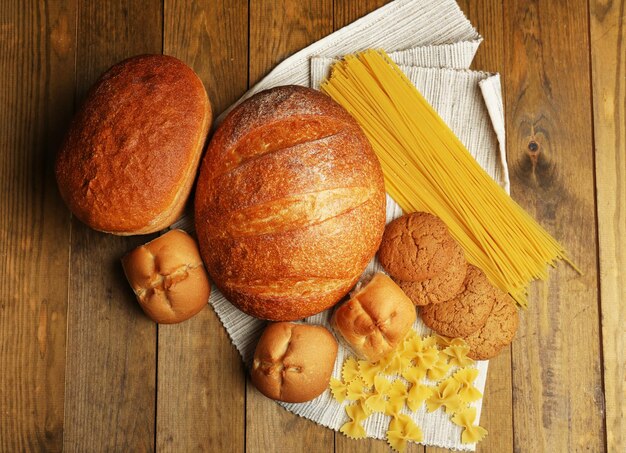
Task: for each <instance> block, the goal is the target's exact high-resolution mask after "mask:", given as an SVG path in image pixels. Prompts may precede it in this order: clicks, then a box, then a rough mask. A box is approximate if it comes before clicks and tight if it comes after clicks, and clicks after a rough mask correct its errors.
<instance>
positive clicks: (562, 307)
mask: <svg viewBox="0 0 626 453" xmlns="http://www.w3.org/2000/svg"><path fill="white" fill-rule="evenodd" d="M382 3H384V1H377V0H371V1H370V0H359V1H349V0H345V1H341V0H334V1H333V0H300V1H297V2H296V1H289V0H276V1H273V2H272V1H263V0H250V1H245V0H231V1H219V2H218V1H211V0H196V1H191V2H189V3H187V2H183V1H180V0H164V1H161V0H146V1H143V2H138V1H130V0H127V1H124V0H113V1H102V2H100V1H98V2H96V1H89V0H67V1H64V2H60V1H50V2H47V3H44V2H37V1H34V0H28V1H18V0H7V1H3V2H2V3H1V6H0V117H1V122H0V153H1V159H0V187H1V189H0V190H1V194H2V198H1V200H2V202H1V204H0V212H1V214H0V263H1V267H0V275H2V284H1V285H0V451H2V452H14V451H58V450H61V449H65V450H67V451H80V452H87V451H124V452H126V451H146V450H154V449H155V448H156V449H158V450H161V451H181V452H187V451H199V450H203V451H210V452H216V451H243V450H246V451H249V452H271V451H285V452H300V451H308V452H314V451H325V452H326V451H333V450H334V451H336V452H342V453H347V452H356V451H374V452H375V451H381V452H382V451H388V448H387V446H386V444H385V443H384V442H382V441H350V440H348V439H347V438H345V437H344V436H343V435H341V434H335V433H333V432H332V431H330V430H328V429H324V428H321V427H319V426H317V425H315V424H314V423H312V422H310V421H307V420H304V419H300V418H298V417H296V416H294V415H292V414H289V413H287V412H286V411H284V410H282V409H281V408H279V407H278V406H277V405H276V404H274V403H273V402H272V401H269V400H268V399H266V398H264V397H262V396H261V395H260V394H259V393H258V392H257V391H255V389H254V388H253V387H252V386H251V385H250V383H249V381H247V380H246V374H245V372H244V369H243V366H242V364H241V363H240V360H239V357H238V355H237V353H236V352H235V350H234V348H233V347H232V346H231V344H230V342H229V340H228V338H227V337H226V334H225V332H224V330H223V328H222V327H221V325H220V323H219V322H218V320H217V319H216V316H215V314H214V313H213V311H212V310H211V309H210V308H206V309H205V310H203V311H202V313H200V314H199V315H198V316H196V317H195V318H193V319H192V320H190V321H188V322H185V323H183V324H180V325H173V326H165V325H163V326H157V325H155V324H154V323H152V322H151V321H150V320H148V319H147V318H146V317H145V316H143V314H142V312H141V311H140V310H139V308H138V306H137V304H136V302H135V301H134V298H133V295H132V293H131V291H130V288H129V286H128V285H127V283H126V282H125V280H124V277H123V274H122V271H121V267H120V264H119V258H120V256H121V255H122V254H124V253H125V252H126V251H128V250H130V249H131V248H133V247H135V246H137V245H138V244H140V243H143V242H145V241H146V240H147V239H149V238H148V237H130V238H124V237H116V236H111V235H106V234H101V233H97V232H95V231H92V230H90V229H89V228H87V227H86V226H85V225H83V224H81V223H80V222H79V221H77V220H76V219H73V218H72V216H71V215H70V213H69V211H68V210H67V209H66V207H65V206H64V204H63V202H62V201H61V200H60V198H59V194H58V192H57V189H56V185H55V180H54V176H53V172H52V168H53V161H54V156H55V152H56V150H57V148H58V145H59V142H60V140H61V138H62V135H63V133H64V131H65V130H66V128H67V125H68V122H69V120H70V118H71V116H72V113H73V111H74V110H75V109H76V106H77V105H78V104H79V103H80V102H81V100H82V99H83V98H84V96H85V93H86V90H87V88H88V87H89V86H90V85H91V84H92V83H93V82H94V80H95V79H96V78H97V76H98V75H99V74H100V73H101V72H102V71H103V70H105V69H106V68H108V67H109V66H110V65H112V64H113V63H115V62H117V61H119V60H121V59H123V58H125V57H128V56H131V55H135V54H140V53H161V52H163V53H166V54H170V55H175V56H177V57H179V58H181V59H183V60H184V61H186V62H187V63H188V64H190V65H191V66H192V67H193V68H194V69H195V70H196V71H197V72H198V73H199V74H200V77H201V78H202V80H203V81H204V83H205V86H206V88H207V90H208V92H209V95H210V98H211V100H212V103H213V106H214V109H215V111H216V112H221V111H223V110H224V109H225V108H226V107H227V106H228V105H230V104H231V103H232V102H233V101H235V100H236V99H237V98H238V97H239V96H240V95H241V94H242V93H243V92H244V91H246V89H247V88H248V87H249V86H251V85H252V84H254V83H255V82H256V81H257V80H259V79H260V78H261V77H262V76H263V75H264V74H266V73H267V72H268V71H269V70H270V69H271V68H272V67H273V66H274V65H276V64H277V63H278V62H279V61H281V60H282V59H284V58H285V57H286V56H288V55H290V54H291V53H293V52H294V51H296V50H298V49H300V48H302V47H304V46H306V45H307V44H309V43H311V42H313V41H315V40H317V39H319V38H321V37H323V36H325V35H327V34H328V33H331V32H332V31H333V30H336V29H338V28H340V27H342V26H344V25H346V24H348V23H350V22H352V21H354V20H355V19H357V18H358V17H360V16H362V15H363V14H365V13H367V12H369V11H371V10H373V9H375V8H376V7H378V6H379V5H380V4H382ZM503 3H504V5H503ZM460 4H461V7H462V8H463V10H464V11H465V12H466V13H467V15H468V17H469V18H470V20H471V21H472V23H473V24H474V25H475V26H476V27H477V28H478V30H479V32H480V33H481V34H482V35H483V36H484V38H485V41H484V42H483V44H482V45H481V47H480V49H479V51H478V55H477V56H476V60H475V63H474V68H477V69H484V70H488V71H498V72H500V73H501V74H502V76H503V82H504V85H503V88H504V98H505V104H506V126H507V151H508V159H509V164H510V171H511V178H512V195H513V197H514V198H515V199H516V200H518V201H519V202H520V203H521V204H522V205H523V206H524V207H525V208H526V209H527V210H528V211H529V212H530V213H531V214H532V215H533V216H535V217H536V218H537V219H539V220H540V222H541V223H542V224H543V225H544V226H545V227H546V228H547V229H548V230H549V231H551V232H552V233H553V234H554V235H555V236H556V237H557V238H559V239H560V240H561V241H562V242H563V243H564V244H565V246H566V248H567V249H568V250H569V252H570V254H571V256H572V258H573V260H574V261H575V262H576V263H577V264H578V266H579V267H580V268H581V269H582V271H583V275H582V276H579V275H578V274H576V273H575V272H574V271H573V270H572V269H571V268H570V267H568V266H564V265H560V266H559V267H558V268H557V269H556V270H554V271H552V272H551V273H550V278H549V281H548V282H545V283H544V282H541V283H538V284H536V285H533V286H532V288H531V296H530V300H531V303H530V307H529V310H528V311H527V312H526V313H524V314H523V317H522V322H521V326H520V330H519V333H518V335H517V339H516V340H515V342H514V344H513V346H512V347H511V348H510V350H507V351H506V352H505V353H503V354H502V355H500V356H499V357H498V358H497V359H495V360H493V361H492V362H491V364H490V368H489V378H488V382H487V391H486V394H485V399H484V404H485V406H484V411H483V418H482V420H481V422H482V423H481V424H482V425H483V426H485V427H486V428H487V429H488V430H489V436H488V437H487V439H486V440H485V441H484V442H483V443H482V444H481V445H480V448H479V450H480V451H484V452H509V451H514V450H515V451H520V452H522V451H524V452H525V451H529V452H543V451H548V452H569V451H583V450H584V451H591V452H598V451H604V450H608V451H614V452H622V451H626V432H625V426H626V424H625V421H624V416H625V409H624V408H625V403H624V401H625V400H626V392H625V374H624V373H625V372H624V369H625V366H626V364H625V355H626V354H625V350H624V338H625V335H624V325H625V324H624V322H625V317H626V306H625V302H626V285H625V283H624V280H625V279H626V274H625V273H624V268H626V245H625V239H624V238H625V237H626V149H625V148H626V127H625V123H626V107H625V98H626V69H625V66H626V24H625V22H626V20H625V14H626V11H625V9H626V2H625V1H624V0H621V1H619V0H614V1H609V0H589V1H585V0H570V1H565V0H562V1H554V0H533V1H524V0H507V1H506V2H500V1H499V0H463V1H461V2H460ZM410 451H413V452H417V451H419V452H421V451H425V452H428V453H434V452H435V451H437V449H434V448H424V447H421V446H416V445H413V446H412V447H411V448H410Z"/></svg>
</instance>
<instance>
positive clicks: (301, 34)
mask: <svg viewBox="0 0 626 453" xmlns="http://www.w3.org/2000/svg"><path fill="white" fill-rule="evenodd" d="M332 31H333V2H332V0H304V1H300V2H293V1H289V0H276V1H273V2H266V1H262V0H251V1H250V63H249V68H250V69H249V71H250V80H249V83H250V86H252V85H254V84H255V83H256V82H258V81H259V80H260V79H261V78H262V77H263V76H264V75H266V74H267V73H268V72H269V71H270V70H271V69H272V68H274V66H276V65H277V64H278V63H280V62H281V61H282V60H284V59H285V58H287V57H288V56H290V55H292V54H293V53H295V52H297V51H298V50H300V49H302V48H303V47H306V46H308V45H309V44H311V43H313V42H315V41H317V40H319V39H321V38H323V37H324V36H326V35H328V34H329V33H331V32H332Z"/></svg>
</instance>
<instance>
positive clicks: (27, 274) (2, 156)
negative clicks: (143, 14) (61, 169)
mask: <svg viewBox="0 0 626 453" xmlns="http://www.w3.org/2000/svg"><path fill="white" fill-rule="evenodd" d="M75 24H76V5H75V2H72V1H68V2H65V3H64V4H63V5H61V4H59V3H51V4H43V3H40V2H36V1H29V2H2V3H1V5H0V42H1V43H2V45H1V46H0V199H1V200H2V201H1V202H0V257H1V258H0V274H1V275H2V276H3V280H2V282H3V283H2V285H1V286H0V370H2V371H0V451H27V450H28V451H60V450H61V448H62V442H63V382H64V376H65V332H66V303H67V286H68V276H69V273H68V270H69V267H68V264H69V261H68V260H69V238H70V215H69V213H68V212H67V210H66V209H65V206H64V205H63V201H62V200H61V198H60V197H59V195H58V192H57V190H56V183H55V179H54V173H53V171H52V168H53V162H54V157H55V154H56V149H57V147H58V146H59V142H60V140H61V138H62V137H61V134H62V131H63V130H64V129H65V128H66V127H67V124H68V123H69V120H70V117H71V114H72V104H73V97H74V52H75Z"/></svg>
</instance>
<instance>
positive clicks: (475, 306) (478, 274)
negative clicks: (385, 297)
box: [420, 264, 499, 338]
mask: <svg viewBox="0 0 626 453" xmlns="http://www.w3.org/2000/svg"><path fill="white" fill-rule="evenodd" d="M498 291H499V290H496V288H495V287H494V286H493V285H492V284H491V283H490V282H489V280H487V276H486V275H485V274H484V273H483V271H481V270H480V269H478V268H477V267H476V266H472V265H471V264H468V266H467V273H466V275H465V280H464V281H463V285H462V288H461V292H460V293H459V294H458V295H456V296H455V297H453V298H452V299H450V300H449V301H447V302H442V303H440V304H431V305H425V306H423V307H420V315H421V316H422V321H424V324H426V325H427V326H428V327H430V328H431V329H433V330H434V331H435V332H437V333H438V334H440V335H443V336H446V337H452V338H456V337H466V336H468V335H470V334H472V333H474V332H476V331H477V330H478V329H480V328H481V327H482V326H484V325H485V322H486V321H487V317H488V316H489V313H491V310H492V309H493V305H494V304H495V302H496V299H497V298H498Z"/></svg>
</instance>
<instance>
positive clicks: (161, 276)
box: [122, 230, 211, 324]
mask: <svg viewBox="0 0 626 453" xmlns="http://www.w3.org/2000/svg"><path fill="white" fill-rule="evenodd" d="M122 266H123V268H124V272H125V274H126V278H127V279H128V282H129V283H130V285H131V287H132V288H133V291H134V292H135V295H136V296H137V301H138V302H139V305H141V308H142V309H143V311H144V312H145V313H146V315H148V316H149V317H150V318H151V319H152V320H153V321H155V322H158V323H161V324H173V323H178V322H181V321H185V320H186V319H189V318H191V317H192V316H193V315H195V314H196V313H198V312H199V311H200V310H202V308H203V307H204V306H205V305H206V304H207V303H208V302H209V296H210V293H211V284H210V283H209V279H208V276H207V273H206V271H205V269H204V265H203V264H202V259H201V258H200V252H199V251H198V246H197V245H196V242H195V241H194V240H193V239H192V238H191V236H189V235H188V234H187V233H185V232H184V231H182V230H172V231H169V232H167V233H165V234H164V235H163V236H160V237H158V238H156V239H154V240H153V241H150V242H148V243H147V244H144V245H142V246H140V247H137V248H136V249H134V250H133V251H131V252H130V253H128V254H127V255H126V256H124V257H123V258H122Z"/></svg>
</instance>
